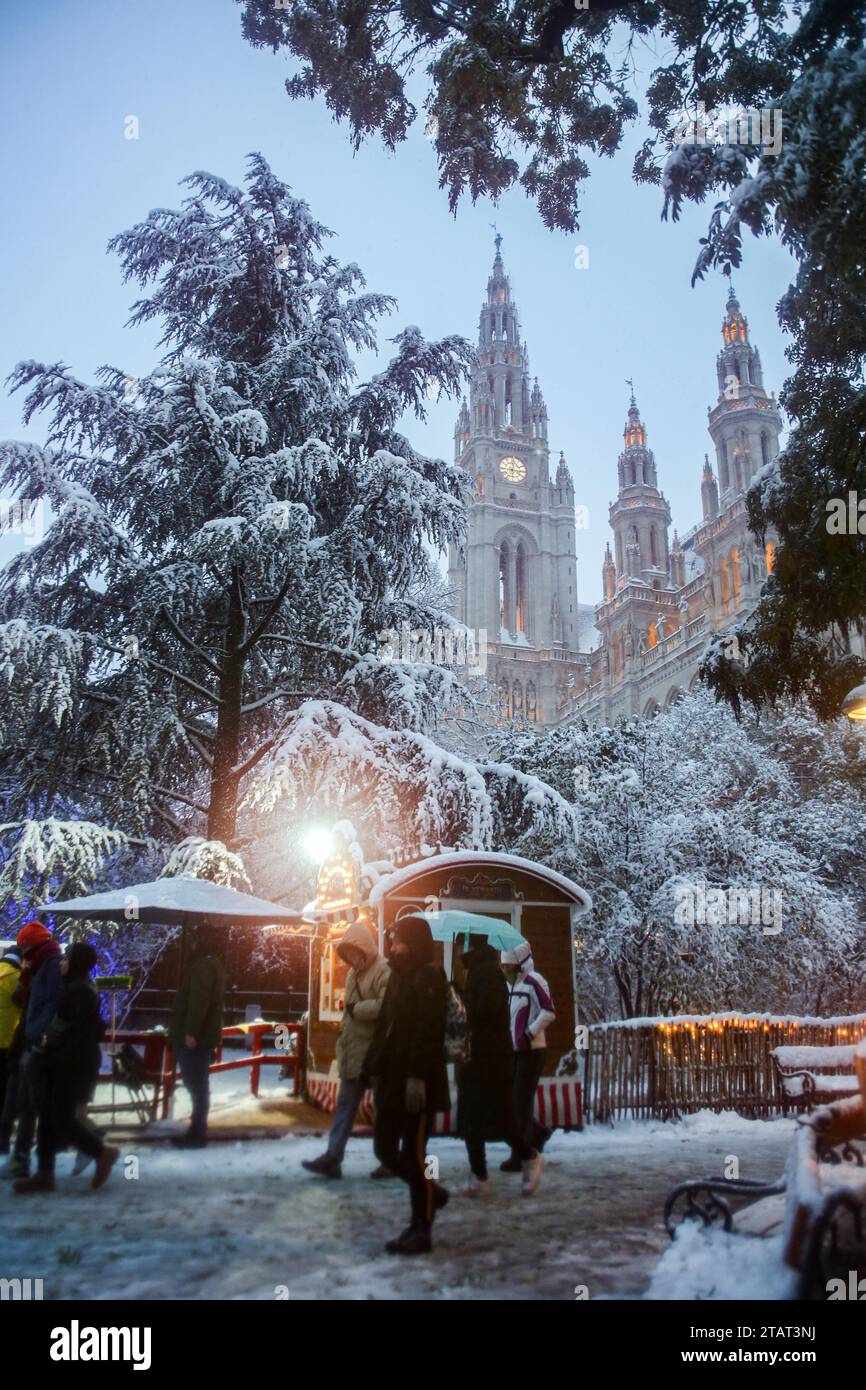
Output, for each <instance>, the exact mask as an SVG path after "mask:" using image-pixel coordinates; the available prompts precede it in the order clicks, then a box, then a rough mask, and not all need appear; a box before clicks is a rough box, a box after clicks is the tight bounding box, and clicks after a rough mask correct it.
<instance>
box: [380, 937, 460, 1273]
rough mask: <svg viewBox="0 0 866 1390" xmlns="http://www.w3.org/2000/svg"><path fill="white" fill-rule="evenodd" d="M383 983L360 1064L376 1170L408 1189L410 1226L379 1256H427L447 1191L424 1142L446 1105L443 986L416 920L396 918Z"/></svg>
mask: <svg viewBox="0 0 866 1390" xmlns="http://www.w3.org/2000/svg"><path fill="white" fill-rule="evenodd" d="M388 964H389V965H390V967H391V978H390V979H389V981H388V987H387V989H386V991H385V998H384V1000H383V1003H382V1009H381V1012H380V1014H379V1018H378V1020H377V1023H376V1031H375V1033H374V1035H373V1041H372V1043H371V1044H370V1049H369V1052H368V1053H367V1058H366V1061H365V1063H364V1074H365V1075H366V1076H369V1077H371V1078H372V1081H373V1093H374V1097H375V1101H376V1127H375V1132H374V1139H373V1147H374V1149H375V1153H376V1157H377V1158H378V1160H379V1162H380V1163H381V1164H382V1165H383V1166H384V1167H385V1168H389V1169H391V1170H392V1171H393V1172H395V1173H397V1175H398V1176H399V1177H400V1178H402V1179H403V1181H404V1182H405V1183H407V1184H408V1186H409V1195H410V1202H411V1210H412V1219H411V1222H410V1224H409V1225H408V1226H407V1227H406V1229H405V1231H403V1232H402V1234H401V1235H399V1236H398V1237H397V1238H396V1239H395V1240H390V1241H388V1243H387V1245H386V1246H385V1249H386V1250H387V1252H388V1254H390V1255H420V1254H426V1253H427V1252H428V1251H429V1250H431V1249H432V1241H431V1235H430V1232H431V1229H432V1226H433V1218H434V1216H435V1213H436V1212H437V1211H439V1210H441V1208H442V1207H444V1206H445V1204H446V1202H447V1201H448V1191H447V1189H446V1188H444V1187H442V1186H440V1184H439V1183H437V1182H435V1181H434V1180H433V1178H432V1176H431V1175H430V1165H429V1164H428V1162H427V1154H426V1151H427V1140H428V1137H429V1135H430V1132H431V1130H432V1127H433V1121H434V1117H435V1116H436V1114H437V1113H438V1112H440V1111H444V1110H448V1109H450V1106H451V1097H450V1094H449V1090H448V1072H447V1069H446V1063H445V1020H446V1013H447V989H448V982H447V980H446V979H445V971H444V970H443V969H442V967H441V966H439V965H436V964H435V963H434V959H433V937H432V935H431V932H430V927H429V925H428V923H427V922H426V921H425V920H424V918H423V917H404V918H403V919H402V921H399V922H397V924H396V926H395V927H394V929H393V933H392V945H391V952H390V955H389V957H388Z"/></svg>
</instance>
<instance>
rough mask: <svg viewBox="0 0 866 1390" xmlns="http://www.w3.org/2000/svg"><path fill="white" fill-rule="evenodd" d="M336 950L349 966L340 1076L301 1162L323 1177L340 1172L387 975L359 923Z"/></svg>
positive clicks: (337, 1175) (339, 1048)
mask: <svg viewBox="0 0 866 1390" xmlns="http://www.w3.org/2000/svg"><path fill="white" fill-rule="evenodd" d="M337 952H338V954H339V955H340V956H341V957H342V959H343V960H344V961H345V962H346V964H347V965H348V966H349V973H348V975H347V976H346V992H345V1005H344V1011H343V1019H342V1023H341V1025H340V1034H339V1037H338V1038H337V1070H338V1072H339V1075H340V1090H339V1092H338V1095H337V1108H336V1110H335V1112H334V1121H333V1124H332V1125H331V1132H330V1134H329V1135H328V1147H327V1149H326V1150H325V1152H324V1153H323V1154H322V1155H321V1156H320V1157H319V1158H305V1159H303V1160H302V1167H304V1168H306V1169H307V1171H308V1172H310V1173H317V1174H319V1175H320V1176H321V1177H325V1178H340V1177H342V1175H343V1169H342V1163H343V1155H344V1154H345V1152H346V1144H347V1143H348V1142H349V1135H350V1134H351V1133H352V1126H353V1125H354V1123H355V1115H356V1114H357V1112H358V1106H359V1105H360V1104H361V1099H362V1097H363V1095H364V1091H365V1090H366V1088H367V1082H366V1080H365V1078H364V1076H363V1069H364V1059H365V1058H366V1056H367V1051H368V1049H369V1047H370V1043H371V1042H372V1041H373V1033H374V1032H375V1028H376V1020H377V1019H378V1017H379V1014H380V1013H381V1011H382V1002H383V1000H384V998H385V990H386V988H387V985H388V979H389V977H390V974H391V971H390V970H389V968H388V964H387V961H386V960H385V959H384V957H382V956H380V955H379V952H378V951H377V949H376V944H375V942H374V940H373V938H372V936H371V935H370V932H369V931H368V929H367V928H366V927H365V926H364V925H363V924H362V923H361V922H354V923H353V924H352V925H351V926H350V927H349V928H348V930H347V931H346V934H345V936H344V937H343V939H342V941H341V942H340V944H339V946H338V947H337Z"/></svg>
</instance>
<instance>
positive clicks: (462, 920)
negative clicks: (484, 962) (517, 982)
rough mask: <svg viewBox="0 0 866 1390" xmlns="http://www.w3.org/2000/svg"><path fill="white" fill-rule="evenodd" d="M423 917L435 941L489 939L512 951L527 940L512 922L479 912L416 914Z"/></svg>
mask: <svg viewBox="0 0 866 1390" xmlns="http://www.w3.org/2000/svg"><path fill="white" fill-rule="evenodd" d="M412 916H413V917H423V919H424V921H425V922H426V923H427V924H428V926H429V928H430V931H431V934H432V936H433V940H434V941H454V940H455V939H456V938H457V937H458V936H466V937H467V938H468V937H470V936H486V937H487V940H488V943H489V944H490V945H491V946H495V947H496V949H497V950H499V951H513V950H514V949H515V947H517V946H520V945H522V944H523V942H524V941H525V940H526V938H525V937H523V936H521V935H520V932H519V931H518V930H517V928H516V927H513V926H512V925H511V923H510V922H503V921H502V919H501V918H499V917H485V916H483V915H482V914H481V913H480V912H459V911H458V910H457V909H456V908H450V909H447V910H446V911H444V912H413V913H412Z"/></svg>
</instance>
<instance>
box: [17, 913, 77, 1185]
mask: <svg viewBox="0 0 866 1390" xmlns="http://www.w3.org/2000/svg"><path fill="white" fill-rule="evenodd" d="M15 944H16V946H17V947H18V949H19V951H20V952H21V966H22V968H21V984H20V985H19V1002H20V1004H21V1006H22V1009H23V1011H24V1019H23V1035H22V1046H23V1050H22V1053H21V1059H20V1061H19V1063H18V1072H17V1102H16V1104H17V1120H18V1130H17V1133H16V1135H15V1147H14V1149H13V1152H12V1158H11V1159H10V1161H9V1163H8V1164H7V1166H6V1167H5V1168H4V1169H3V1171H2V1176H3V1177H4V1178H14V1179H20V1178H26V1177H28V1176H29V1174H30V1153H31V1150H32V1148H33V1138H34V1134H35V1132H36V1117H37V1114H38V1104H37V1098H36V1096H35V1094H34V1090H33V1075H32V1061H33V1055H32V1054H33V1048H34V1047H35V1046H36V1044H37V1043H38V1042H39V1040H40V1038H41V1037H42V1035H43V1033H44V1032H45V1031H46V1030H47V1028H48V1025H49V1024H50V1022H51V1020H52V1019H53V1017H54V1015H55V1013H56V1011H57V1005H58V1003H59V1002H60V994H61V991H62V989H63V975H62V973H61V970H60V964H61V961H62V959H63V953H62V951H61V949H60V947H59V945H58V944H57V942H56V941H55V940H54V937H53V936H52V934H51V932H50V931H49V930H48V928H47V927H46V925H45V923H44V922H40V921H38V920H37V919H34V920H33V921H30V922H25V923H24V926H23V927H22V928H21V930H20V931H19V933H18V935H17V937H16V938H15Z"/></svg>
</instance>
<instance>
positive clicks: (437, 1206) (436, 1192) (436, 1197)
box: [433, 1182, 451, 1211]
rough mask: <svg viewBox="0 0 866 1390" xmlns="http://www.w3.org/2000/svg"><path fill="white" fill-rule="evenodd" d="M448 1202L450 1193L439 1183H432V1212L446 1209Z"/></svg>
mask: <svg viewBox="0 0 866 1390" xmlns="http://www.w3.org/2000/svg"><path fill="white" fill-rule="evenodd" d="M450 1201H451V1193H450V1192H449V1191H448V1188H447V1187H443V1186H442V1184H441V1183H439V1182H434V1184H433V1210H434V1211H443V1210H444V1208H445V1207H447V1205H448V1203H449V1202H450Z"/></svg>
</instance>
